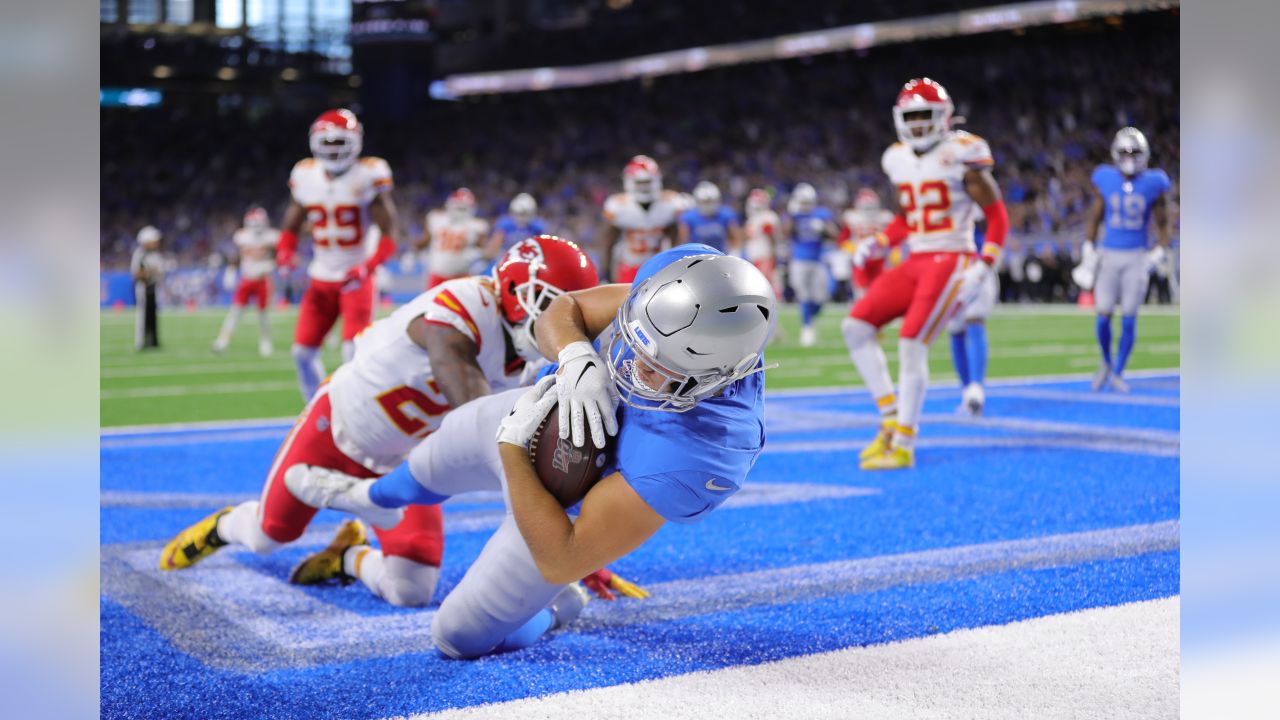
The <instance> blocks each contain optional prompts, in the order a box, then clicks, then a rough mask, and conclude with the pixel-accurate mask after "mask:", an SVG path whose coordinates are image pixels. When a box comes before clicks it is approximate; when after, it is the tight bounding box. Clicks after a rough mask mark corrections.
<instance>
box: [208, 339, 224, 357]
mask: <svg viewBox="0 0 1280 720" xmlns="http://www.w3.org/2000/svg"><path fill="white" fill-rule="evenodd" d="M227 344H228V343H226V342H225V341H223V340H221V339H218V340H214V341H213V347H211V348H209V350H210V351H211V352H212V353H213V354H214V355H221V354H222V353H224V352H226V351H227Z"/></svg>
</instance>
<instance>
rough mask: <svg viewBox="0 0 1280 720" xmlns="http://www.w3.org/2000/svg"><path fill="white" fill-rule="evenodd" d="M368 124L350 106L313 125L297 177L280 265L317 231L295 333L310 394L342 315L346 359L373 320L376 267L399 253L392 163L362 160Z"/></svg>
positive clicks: (302, 380)
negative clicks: (306, 233)
mask: <svg viewBox="0 0 1280 720" xmlns="http://www.w3.org/2000/svg"><path fill="white" fill-rule="evenodd" d="M363 139H364V129H363V128H362V127H361V125H360V122H359V121H358V120H356V116H355V115H354V114H353V113H352V112H351V111H350V110H329V111H328V112H325V113H324V114H323V115H321V116H320V117H319V118H317V119H316V121H315V122H314V123H312V124H311V153H312V155H313V156H314V157H311V158H307V159H305V160H300V161H299V162H298V164H297V165H294V167H293V172H292V173H290V175H289V190H290V192H291V193H292V195H293V202H292V203H291V204H290V205H289V209H288V210H287V211H286V213H285V217H284V231H283V232H281V233H280V244H279V246H278V247H277V250H276V262H278V263H279V264H280V265H281V267H286V268H287V267H291V266H292V265H293V263H294V259H295V254H296V252H297V248H298V232H299V231H300V230H301V229H302V225H303V222H304V221H305V222H306V223H307V225H308V226H309V227H310V230H311V239H312V245H313V247H314V251H315V252H314V257H313V258H312V260H311V264H310V265H309V266H308V267H307V275H308V276H310V278H311V281H310V283H309V284H308V285H307V291H306V292H305V293H304V294H303V296H302V304H301V307H300V308H299V310H298V326H297V328H296V329H295V330H294V337H293V358H294V362H295V363H296V364H297V366H298V384H299V386H300V387H301V389H302V395H303V397H304V398H306V399H310V398H311V396H312V395H314V394H315V391H316V388H317V387H318V386H319V385H320V379H321V378H323V377H324V374H325V373H324V365H323V363H322V362H321V360H320V345H321V344H322V343H323V342H324V337H325V335H327V334H328V333H329V330H330V329H332V328H333V325H334V323H335V322H337V320H338V316H339V315H341V316H342V359H343V361H344V362H345V361H346V360H350V359H351V353H352V352H353V346H352V344H351V339H352V338H354V337H355V336H356V334H357V333H359V332H360V331H361V330H363V329H365V328H366V327H368V326H369V323H370V322H371V321H372V320H373V299H374V286H373V281H372V277H373V271H374V269H375V268H377V267H378V265H380V264H382V263H383V261H385V260H386V259H387V258H389V257H391V256H392V255H393V254H394V253H395V251H396V235H397V233H398V231H399V230H398V228H397V224H396V223H397V221H396V208H395V203H394V202H393V201H392V199H391V187H392V182H391V168H390V167H389V166H388V165H387V161H385V160H383V159H382V158H376V157H364V158H362V157H360V150H361V145H362V143H363Z"/></svg>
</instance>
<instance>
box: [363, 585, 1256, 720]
mask: <svg viewBox="0 0 1280 720" xmlns="http://www.w3.org/2000/svg"><path fill="white" fill-rule="evenodd" d="M1180 609H1181V601H1180V598H1179V597H1178V596H1176V595H1175V596H1172V597H1167V598H1160V599H1157V600H1145V601H1139V602H1133V603H1126V604H1123V605H1113V606H1108V607H1097V608H1090V609H1087V610H1077V611H1074V612H1066V613H1059V614H1055V615H1046V616H1042V617H1038V618H1031V619H1028V620H1021V621H1018V622H1012V623H1008V624H1005V625H992V626H987V627H979V628H969V629H962V630H954V631H952V632H949V633H946V634H944V635H931V636H925V637H917V638H911V639H908V640H900V641H897V642H892V643H885V644H879V645H867V646H861V647H850V648H844V649H841V650H834V651H829V652H821V653H813V654H809V655H798V656H795V657H789V658H785V659H782V660H773V661H770V662H765V663H761V664H759V665H736V666H730V667H724V668H717V669H714V670H701V671H696V672H691V673H685V674H679V675H671V676H667V677H660V678H655V679H651V680H642V681H639V682H634V683H623V684H619V685H611V686H603V687H596V688H591V689H587V690H571V691H568V692H559V693H555V694H551V695H543V696H534V697H527V698H522V699H518V700H509V701H505V702H496V703H488V704H484V705H473V706H470V707H459V708H454V709H450V710H442V711H438V712H430V713H424V714H421V715H412V716H410V717H409V718H408V720H507V719H509V718H539V720H582V719H583V718H591V719H592V720H634V719H635V718H698V720H743V719H744V718H780V719H782V720H800V719H801V718H805V719H807V718H853V717H857V718H917V719H920V720H942V719H944V718H945V719H947V720H950V719H951V718H983V719H984V720H1025V719H1026V718H1028V717H1035V718H1037V719H1038V720H1068V719H1071V720H1074V719H1076V718H1110V719H1112V720H1141V719H1145V718H1174V717H1178V700H1179V696H1178V686H1179V660H1180V658H1179V647H1178V641H1179V637H1180V633H1179V627H1178V619H1179V614H1180ZM1251 669H1252V668H1251ZM1253 675H1254V678H1252V679H1253V681H1254V685H1253V687H1265V686H1266V685H1267V678H1268V676H1267V675H1266V674H1265V673H1253ZM1186 685H1187V683H1186V680H1185V678H1184V679H1183V682H1182V688H1183V690H1184V693H1185V690H1186ZM1238 685H1239V686H1240V687H1245V685H1243V684H1239V683H1238ZM1229 706H1231V705H1229ZM1183 707H1184V709H1185V707H1186V705H1185V696H1184V705H1183ZM1231 707H1239V708H1240V710H1241V711H1242V712H1223V709H1222V702H1221V701H1220V700H1219V699H1217V698H1215V699H1214V701H1213V702H1212V704H1206V706H1205V712H1204V713H1201V714H1197V717H1200V716H1201V715H1203V716H1204V717H1244V716H1247V715H1248V714H1249V713H1248V712H1247V711H1245V710H1244V705H1243V704H1240V703H1236V704H1235V706H1231ZM1251 707H1253V706H1251ZM1188 717H1189V715H1188ZM387 720H391V719H390V718H387Z"/></svg>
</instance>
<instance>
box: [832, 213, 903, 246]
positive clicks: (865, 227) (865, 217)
mask: <svg viewBox="0 0 1280 720" xmlns="http://www.w3.org/2000/svg"><path fill="white" fill-rule="evenodd" d="M841 220H843V221H844V226H845V227H847V228H849V237H850V239H851V240H853V241H854V242H858V241H859V240H865V239H866V238H869V237H871V236H872V235H875V234H876V233H878V232H880V231H881V230H884V229H885V228H886V227H888V225H889V223H890V221H892V220H893V213H891V212H889V211H888V210H884V209H880V210H859V209H857V208H849V209H848V210H845V211H844V215H843V217H841Z"/></svg>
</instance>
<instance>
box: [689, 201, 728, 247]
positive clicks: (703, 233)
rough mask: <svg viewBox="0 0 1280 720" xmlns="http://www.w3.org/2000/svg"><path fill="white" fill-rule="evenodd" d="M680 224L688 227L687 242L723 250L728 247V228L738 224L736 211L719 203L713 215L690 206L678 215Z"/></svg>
mask: <svg viewBox="0 0 1280 720" xmlns="http://www.w3.org/2000/svg"><path fill="white" fill-rule="evenodd" d="M680 224H681V225H684V226H685V227H687V228H689V242H695V243H702V244H705V245H709V246H711V247H713V248H715V249H717V250H719V251H721V252H724V251H725V250H726V249H727V248H728V247H729V228H730V227H733V226H734V225H737V224H738V213H736V212H734V211H733V209H732V208H730V207H727V206H725V205H721V206H720V208H719V209H718V210H716V212H715V214H714V215H712V216H710V217H707V216H706V215H703V214H702V212H701V211H700V210H698V209H697V208H690V209H689V210H685V211H684V213H682V214H681V215H680Z"/></svg>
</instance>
